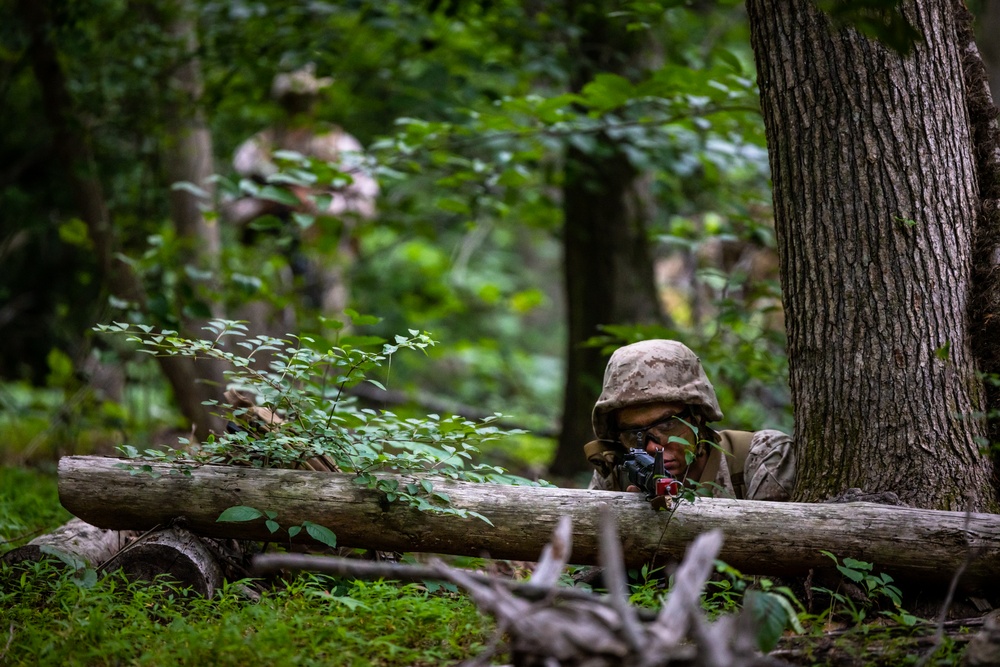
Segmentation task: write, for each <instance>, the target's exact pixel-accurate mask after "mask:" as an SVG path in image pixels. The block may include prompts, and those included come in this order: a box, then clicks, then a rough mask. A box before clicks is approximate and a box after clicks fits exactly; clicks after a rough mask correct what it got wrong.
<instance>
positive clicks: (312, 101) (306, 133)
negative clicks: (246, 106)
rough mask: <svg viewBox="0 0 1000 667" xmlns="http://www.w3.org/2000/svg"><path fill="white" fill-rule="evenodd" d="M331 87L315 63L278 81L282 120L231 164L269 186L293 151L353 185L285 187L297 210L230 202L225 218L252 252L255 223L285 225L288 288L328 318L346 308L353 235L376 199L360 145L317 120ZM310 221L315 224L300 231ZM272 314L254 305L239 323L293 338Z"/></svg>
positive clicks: (275, 90) (288, 315)
mask: <svg viewBox="0 0 1000 667" xmlns="http://www.w3.org/2000/svg"><path fill="white" fill-rule="evenodd" d="M332 83H333V79H331V78H328V77H323V78H320V77H317V76H316V74H315V65H314V64H312V63H310V64H309V65H307V66H305V67H303V68H301V69H299V70H296V71H294V72H290V73H284V74H279V75H278V76H277V77H275V79H274V84H273V86H272V89H271V94H272V96H273V97H274V98H275V100H276V101H277V102H278V103H279V104H280V105H281V107H282V109H283V111H284V117H283V119H282V120H281V122H279V123H278V124H276V125H275V126H273V127H270V128H268V129H265V130H263V131H261V132H258V133H257V134H255V135H254V136H253V137H251V138H249V139H247V140H246V141H245V142H243V144H241V145H240V146H239V148H237V150H236V153H235V156H234V157H233V167H234V168H235V170H236V172H237V173H238V174H240V176H242V177H244V178H250V179H252V180H254V181H255V182H257V183H258V184H265V183H267V182H268V181H269V179H271V178H272V177H274V176H275V175H276V174H278V173H279V171H280V167H279V165H278V162H277V160H276V155H275V154H276V153H278V152H279V151H290V152H294V153H297V154H299V155H301V156H303V157H305V158H310V159H314V160H319V161H321V162H326V163H328V164H329V165H330V166H331V167H333V168H334V170H335V171H336V172H337V173H338V174H340V175H346V176H348V177H349V178H343V177H338V178H334V179H332V182H327V183H323V182H321V181H318V182H316V183H315V184H313V185H312V186H309V187H305V186H300V185H284V188H285V189H286V190H288V191H289V192H291V194H292V195H293V196H294V198H295V199H297V200H298V202H297V203H296V204H294V205H292V204H290V203H283V202H278V201H275V200H273V199H269V198H262V197H244V198H241V199H237V200H235V201H232V202H230V203H229V204H228V205H227V206H226V208H225V210H224V216H225V218H226V219H227V220H228V221H229V222H230V223H231V224H233V225H235V226H236V227H237V228H238V229H239V230H240V237H241V241H242V242H243V243H244V244H247V245H250V244H252V243H253V242H254V240H255V235H256V234H258V233H259V232H258V231H256V230H254V229H253V225H251V224H250V223H252V222H253V221H254V220H258V219H260V218H262V217H263V216H267V215H271V216H274V217H275V218H277V219H279V220H280V221H281V222H282V223H283V224H284V227H285V229H286V232H287V233H290V234H291V237H292V238H291V242H290V244H289V246H288V248H287V250H286V252H287V257H288V264H289V268H290V271H291V274H292V275H291V276H290V277H286V282H292V283H293V284H294V290H293V292H294V294H295V295H296V296H297V297H298V298H299V302H300V304H302V305H305V306H306V307H308V308H310V309H313V310H315V311H317V312H319V313H320V314H322V315H328V316H329V315H332V314H335V313H340V312H342V311H343V309H344V308H345V307H346V306H347V305H348V303H347V300H348V296H349V294H348V285H347V272H348V270H349V268H350V265H351V264H352V262H353V261H354V260H355V259H356V258H357V250H356V246H355V244H354V241H353V238H352V231H353V229H354V227H355V225H356V223H357V222H358V221H359V220H370V219H372V218H374V217H375V200H376V197H377V196H378V193H379V187H378V183H377V182H376V181H375V179H374V178H372V176H371V175H370V174H369V173H368V172H367V171H366V170H365V169H364V168H363V156H362V151H363V148H362V146H361V143H360V142H359V141H358V140H357V139H356V138H354V137H353V136H351V135H350V134H348V133H347V132H345V131H344V130H343V129H341V128H340V127H337V126H335V125H331V124H327V123H320V122H317V121H316V119H315V112H316V105H317V102H318V101H319V99H320V95H321V93H322V91H323V90H324V89H325V88H327V87H329V86H330V85H331V84H332ZM279 157H280V156H279ZM310 219H311V220H312V224H300V221H303V220H305V221H308V220H310ZM289 278H290V280H289ZM274 310H275V308H274V307H273V306H268V305H267V304H264V303H262V302H255V303H252V304H249V305H248V306H247V308H246V309H244V310H243V311H241V312H240V313H238V314H237V315H236V316H237V317H239V318H240V319H246V320H249V321H250V322H251V334H253V333H259V332H260V331H261V329H263V330H264V332H266V333H268V334H269V335H273V336H278V337H280V336H283V335H285V334H286V333H290V332H294V315H293V312H292V311H291V309H290V308H285V309H284V311H283V312H281V313H275V312H274Z"/></svg>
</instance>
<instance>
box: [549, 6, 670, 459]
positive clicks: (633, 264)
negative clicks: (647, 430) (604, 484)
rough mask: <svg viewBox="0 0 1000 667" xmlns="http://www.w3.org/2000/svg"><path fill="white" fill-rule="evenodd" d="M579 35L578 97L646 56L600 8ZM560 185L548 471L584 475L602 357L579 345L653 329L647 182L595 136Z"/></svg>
mask: <svg viewBox="0 0 1000 667" xmlns="http://www.w3.org/2000/svg"><path fill="white" fill-rule="evenodd" d="M575 11H576V12H578V13H577V14H576V15H574V16H573V17H572V19H571V20H573V21H574V23H575V24H577V25H579V26H580V27H581V30H582V34H581V36H580V37H579V38H578V43H577V45H576V47H574V50H575V53H574V54H573V56H572V58H573V61H574V63H575V69H574V72H573V73H572V81H571V84H570V85H571V87H572V89H573V90H575V91H579V90H580V89H581V88H582V87H583V86H584V85H585V84H587V83H588V82H590V81H591V80H592V79H593V76H594V74H596V73H598V72H613V73H616V74H621V75H623V76H629V75H633V74H634V73H636V72H639V71H641V69H642V62H641V61H642V60H643V58H645V57H646V55H647V53H648V51H647V49H646V48H645V47H646V46H647V45H646V44H645V43H644V41H643V40H642V39H641V33H640V32H630V31H628V30H627V29H626V26H625V24H624V23H622V22H618V21H616V20H615V19H609V18H608V16H607V13H608V10H607V8H606V7H604V6H603V5H601V4H598V6H597V7H594V6H590V5H588V6H582V5H580V6H575ZM565 159H566V164H565V168H564V178H565V183H564V184H563V218H564V219H563V281H564V290H565V293H566V309H567V322H568V331H567V335H568V340H567V348H566V359H567V363H566V379H565V385H564V392H563V410H562V432H561V434H560V437H559V443H558V448H557V450H556V454H555V458H554V459H553V461H552V464H551V465H550V467H549V470H550V473H551V474H552V475H557V476H569V475H574V474H577V473H581V472H584V471H586V470H587V469H588V466H587V461H586V458H585V457H584V456H583V451H582V447H583V444H584V443H585V442H587V441H589V440H592V439H593V437H594V435H593V429H592V428H591V425H590V411H591V409H593V407H594V402H595V401H596V400H597V397H598V396H599V395H600V393H601V382H602V380H603V377H604V366H605V364H606V363H607V356H606V355H604V354H602V353H601V351H600V350H599V349H597V348H591V347H584V346H583V343H584V342H585V341H586V340H587V339H589V338H591V337H593V336H596V335H598V334H600V330H599V329H598V327H599V326H600V325H602V324H621V323H633V322H634V323H644V324H649V323H656V322H660V323H662V314H661V312H660V306H659V299H658V298H657V294H656V285H655V280H654V276H653V259H652V254H651V252H650V243H649V237H648V233H647V230H646V223H647V220H648V219H649V217H650V211H651V204H650V202H649V201H648V200H649V192H648V190H649V186H648V182H647V179H646V178H644V177H643V175H642V174H641V173H639V172H638V171H637V170H636V169H635V167H633V166H632V165H631V164H630V163H629V160H628V158H627V157H626V156H625V154H624V152H623V151H622V150H621V147H620V146H618V145H617V144H616V143H615V142H614V141H613V140H611V139H609V138H607V137H604V136H598V137H595V138H594V142H593V145H592V147H591V148H590V149H589V150H586V151H584V150H582V149H580V148H577V147H572V148H570V149H569V150H568V151H567V153H566V158H565Z"/></svg>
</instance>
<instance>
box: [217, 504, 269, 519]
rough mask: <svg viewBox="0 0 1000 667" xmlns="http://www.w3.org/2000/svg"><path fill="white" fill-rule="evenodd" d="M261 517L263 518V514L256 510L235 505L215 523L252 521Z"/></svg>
mask: <svg viewBox="0 0 1000 667" xmlns="http://www.w3.org/2000/svg"><path fill="white" fill-rule="evenodd" d="M262 516H264V513H263V512H261V511H260V510H258V509H254V508H253V507H247V506H246V505H235V506H233V507H230V508H229V509H227V510H225V511H224V512H223V513H222V514H220V515H219V518H218V519H216V522H220V521H222V522H237V521H253V520H254V519H259V518H260V517H262Z"/></svg>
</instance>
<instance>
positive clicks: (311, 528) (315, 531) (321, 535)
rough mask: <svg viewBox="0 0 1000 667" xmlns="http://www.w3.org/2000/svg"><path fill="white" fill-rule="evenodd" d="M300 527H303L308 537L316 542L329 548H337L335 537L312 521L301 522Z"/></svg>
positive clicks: (332, 533) (330, 531)
mask: <svg viewBox="0 0 1000 667" xmlns="http://www.w3.org/2000/svg"><path fill="white" fill-rule="evenodd" d="M302 525H303V526H305V528H306V532H307V533H309V536H310V537H311V538H313V539H314V540H316V541H317V542H322V543H323V544H325V545H326V546H328V547H330V548H334V547H336V546H337V536H336V535H335V534H334V532H333V531H332V530H330V529H329V528H327V527H326V526H320V525H319V524H315V523H313V522H312V521H303V522H302Z"/></svg>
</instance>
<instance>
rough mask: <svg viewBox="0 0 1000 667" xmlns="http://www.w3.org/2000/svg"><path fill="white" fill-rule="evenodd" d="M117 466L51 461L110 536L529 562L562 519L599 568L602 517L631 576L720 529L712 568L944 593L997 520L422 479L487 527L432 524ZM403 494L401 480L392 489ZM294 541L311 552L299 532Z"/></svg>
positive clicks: (369, 499)
mask: <svg viewBox="0 0 1000 667" xmlns="http://www.w3.org/2000/svg"><path fill="white" fill-rule="evenodd" d="M119 463H120V461H118V460H116V459H106V458H100V457H91V456H70V457H63V458H62V459H61V461H60V463H59V497H60V500H61V501H62V504H63V505H64V506H65V507H66V508H67V509H68V510H69V511H70V512H72V513H73V514H75V515H76V516H78V517H80V518H81V519H83V520H84V521H87V522H88V523H92V524H94V525H97V526H101V527H106V528H115V529H123V528H130V529H150V528H152V527H154V526H163V525H169V524H171V523H173V522H174V521H175V520H179V521H182V522H183V526H184V527H185V528H186V529H188V530H190V531H191V532H193V533H196V534H198V535H205V536H210V537H215V538H232V539H238V540H259V541H265V540H266V541H275V540H284V539H287V533H286V532H285V530H282V531H281V532H279V533H275V534H272V533H271V532H270V530H268V529H267V527H266V526H265V525H264V523H263V520H255V521H246V522H238V523H233V522H224V523H220V522H217V521H216V519H217V518H218V517H219V515H220V514H221V513H222V512H223V511H224V510H226V509H228V508H229V507H232V506H236V505H245V506H250V507H254V508H255V509H258V510H261V511H273V512H276V513H277V517H276V519H275V521H277V522H278V524H279V525H280V526H281V527H282V528H284V529H287V528H288V527H290V526H295V525H300V524H301V523H302V522H303V521H305V520H309V521H312V522H314V523H317V524H319V525H322V526H326V527H327V528H329V529H331V530H332V531H334V532H335V533H336V535H337V544H338V546H347V547H360V548H366V549H378V550H382V551H403V552H420V551H423V552H433V553H450V554H456V555H470V556H482V555H489V556H491V557H493V558H502V559H512V560H533V559H535V558H537V557H538V553H539V551H540V550H541V548H542V547H543V546H544V545H545V544H546V542H547V540H548V538H549V535H550V534H551V533H552V531H553V530H554V529H555V526H556V524H557V522H558V521H559V520H560V518H561V517H563V516H568V517H569V518H570V520H572V523H573V526H574V533H573V536H572V541H573V562H575V563H580V564H594V563H597V562H598V553H599V549H598V534H599V531H598V523H599V517H600V513H601V508H602V507H604V506H607V507H608V508H610V510H611V511H612V513H613V515H614V518H615V522H616V523H617V524H618V526H619V527H620V532H621V535H622V544H623V547H624V552H625V560H626V563H627V565H629V566H630V567H639V566H641V565H643V564H646V563H653V564H654V565H665V564H667V563H668V562H671V561H673V562H676V561H678V560H680V558H681V557H682V555H683V553H684V550H685V548H687V546H688V544H690V543H691V541H692V540H693V539H694V538H695V537H696V536H697V535H699V534H701V533H704V532H705V531H708V530H713V529H716V528H718V529H721V530H722V532H723V533H724V534H725V536H726V544H725V546H724V547H723V550H722V552H721V554H720V556H719V557H720V558H721V559H722V560H724V561H725V562H727V563H728V564H730V565H732V566H733V567H735V568H737V569H739V570H741V571H743V572H745V573H748V574H774V575H797V574H805V573H806V572H808V570H809V569H810V568H825V567H826V568H828V567H830V566H831V565H832V563H831V561H830V560H829V559H828V558H827V557H825V556H824V555H822V553H821V550H828V551H831V552H833V553H835V554H838V555H839V556H841V557H847V556H850V557H852V558H857V559H859V560H864V561H868V562H871V563H874V564H875V567H876V568H877V569H878V570H879V571H885V572H888V573H889V574H891V575H892V576H893V577H895V578H897V579H900V580H906V579H911V580H912V579H915V580H917V581H918V582H919V583H920V584H922V585H925V586H926V585H931V584H935V583H936V584H942V585H943V584H947V583H948V581H949V580H950V579H951V577H952V576H953V574H954V573H955V572H956V571H957V570H958V569H959V567H961V566H962V564H963V563H964V562H965V559H966V556H967V554H969V553H970V550H971V551H972V552H973V553H974V555H975V556H976V558H975V559H974V560H973V561H972V563H971V564H970V565H969V566H968V568H967V569H966V570H965V573H964V575H963V577H962V580H961V584H962V585H963V587H968V588H977V587H981V586H986V585H988V584H989V582H995V581H996V580H997V578H998V577H1000V516H997V515H991V514H972V515H969V516H966V515H965V514H964V513H961V512H934V511H927V510H918V509H913V508H907V507H897V506H883V505H874V504H871V503H843V504H826V503H821V504H804V503H767V502H755V501H749V500H741V501H736V500H719V499H711V498H706V499H700V500H698V501H697V502H696V503H693V504H691V503H684V504H681V505H680V506H679V507H678V509H677V510H676V511H675V512H673V513H671V512H657V511H654V510H653V509H652V508H650V506H649V503H647V502H646V501H645V500H643V498H642V496H641V495H639V494H635V493H611V492H595V491H587V490H583V489H560V488H555V487H516V486H501V485H495V484H471V483H463V482H454V481H450V480H434V481H433V484H434V488H435V490H438V491H444V492H446V493H447V494H448V495H449V496H450V498H451V500H452V504H453V505H454V506H455V507H459V508H463V509H467V510H470V511H474V512H479V513H480V514H482V515H484V516H486V517H488V518H489V519H490V521H491V522H492V524H493V525H490V524H488V523H486V522H485V521H482V520H480V519H476V518H461V517H457V516H451V515H444V516H438V515H434V514H431V513H428V512H420V511H418V510H416V509H413V508H410V507H408V506H406V505H403V504H402V503H388V502H385V500H384V498H383V496H382V494H380V493H379V492H376V491H373V490H367V489H362V488H361V487H359V486H358V485H357V484H355V483H354V477H353V476H352V475H350V474H343V473H324V472H311V471H296V470H278V469H263V470H262V469H253V468H239V467H235V466H202V467H198V468H194V469H192V470H191V474H190V475H183V474H179V471H178V468H176V467H172V466H169V465H167V464H152V470H153V471H154V472H156V473H158V474H159V475H160V476H159V477H158V478H156V479H153V478H152V477H150V476H148V475H133V474H131V473H130V471H129V470H127V469H123V468H119V467H115V466H116V465H117V464H119ZM401 483H404V482H401ZM294 541H296V542H309V541H310V539H309V537H308V535H307V534H306V531H301V532H300V533H299V534H298V535H297V536H296V538H295V540H294Z"/></svg>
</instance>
